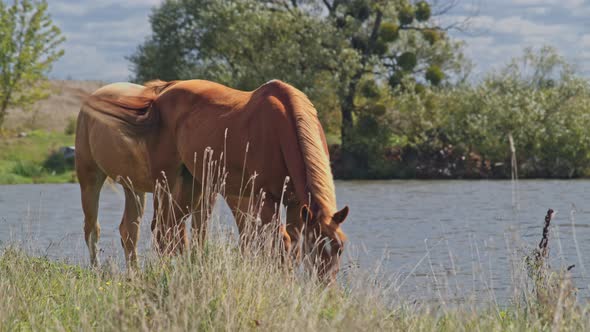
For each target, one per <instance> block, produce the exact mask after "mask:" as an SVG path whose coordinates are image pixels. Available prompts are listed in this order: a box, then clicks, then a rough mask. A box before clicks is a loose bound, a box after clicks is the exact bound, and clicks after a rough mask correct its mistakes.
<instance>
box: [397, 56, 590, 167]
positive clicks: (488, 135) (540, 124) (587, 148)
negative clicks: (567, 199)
mask: <svg viewBox="0 0 590 332" xmlns="http://www.w3.org/2000/svg"><path fill="white" fill-rule="evenodd" d="M588 114H590V82H588V80H584V79H582V78H580V77H577V76H575V75H574V73H573V70H572V68H571V66H569V65H568V64H567V63H566V62H565V61H564V60H563V58H562V57H561V56H559V55H558V53H557V52H556V50H555V49H552V48H550V47H544V48H541V49H540V50H538V51H537V52H535V51H534V50H532V49H526V50H525V52H524V55H523V56H522V57H519V58H517V59H515V60H513V61H512V62H511V63H510V64H509V65H508V66H506V68H504V69H503V70H501V71H499V72H498V73H494V74H489V75H488V76H487V77H486V78H485V79H484V80H483V81H482V82H481V83H479V84H477V85H474V86H468V85H464V86H459V87H455V88H453V89H445V90H438V91H431V90H427V91H425V92H421V93H416V92H415V91H412V90H407V91H405V92H403V93H401V94H399V95H397V96H396V98H395V100H394V101H393V105H392V106H391V107H390V109H389V111H388V113H387V116H388V118H389V119H390V120H389V121H390V123H391V124H392V130H391V135H393V136H397V137H398V138H397V139H396V140H397V141H398V142H402V144H398V147H399V148H400V149H402V150H404V151H405V152H404V153H403V154H405V156H404V158H405V159H404V160H403V162H404V167H405V168H407V169H406V170H405V171H406V172H409V173H411V172H414V171H416V169H418V171H420V168H422V171H423V174H422V176H442V175H444V174H442V173H440V174H439V173H437V172H439V171H440V172H446V174H447V175H448V176H480V175H481V174H480V172H483V173H484V174H483V175H484V176H498V177H509V176H510V148H509V143H508V135H509V134H510V135H512V136H513V138H514V142H515V146H516V155H517V159H518V164H519V175H520V176H523V177H577V176H587V175H590V167H589V166H588V165H590V137H588V134H587V128H589V127H590V117H589V116H588ZM450 150H452V153H450V152H449V153H450V154H449V155H447V156H446V157H445V158H446V159H445V160H442V161H441V163H439V164H438V165H437V164H435V163H434V162H433V161H434V160H435V159H436V157H434V156H435V155H439V156H440V154H441V153H443V152H444V151H450ZM474 156H476V157H477V158H478V159H479V162H480V163H482V164H481V165H479V166H476V165H474V164H471V165H469V163H470V162H474V161H473V160H471V159H473V158H474ZM485 162H487V165H485V164H483V163H485ZM459 164H462V165H459ZM461 167H462V169H459V168H461ZM469 167H478V168H479V169H477V170H473V169H468V168H469ZM409 168H411V169H409ZM453 168H454V169H453ZM482 168H483V169H482ZM445 169H446V171H445ZM409 173H406V174H409ZM392 175H393V174H390V176H392ZM398 175H400V176H403V174H402V173H398ZM418 175H420V174H418Z"/></svg>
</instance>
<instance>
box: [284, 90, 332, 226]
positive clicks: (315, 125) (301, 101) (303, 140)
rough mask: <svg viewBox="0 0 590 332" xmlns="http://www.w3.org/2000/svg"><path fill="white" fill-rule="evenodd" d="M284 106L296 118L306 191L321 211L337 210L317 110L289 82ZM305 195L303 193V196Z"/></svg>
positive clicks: (328, 161) (325, 145)
mask: <svg viewBox="0 0 590 332" xmlns="http://www.w3.org/2000/svg"><path fill="white" fill-rule="evenodd" d="M288 96H289V98H288V103H287V105H286V106H287V109H289V110H290V114H291V116H292V118H293V119H294V121H295V127H296V129H297V139H298V141H299V146H300V149H301V157H302V159H303V164H304V165H305V184H304V187H305V191H306V192H308V193H309V194H311V201H312V207H315V209H316V211H317V212H319V213H323V214H326V215H328V214H333V213H334V212H335V210H336V194H335V189H334V181H333V178H332V170H331V168H330V159H329V153H328V148H327V144H326V139H325V136H324V133H323V129H322V126H321V124H320V122H319V119H318V117H317V111H316V110H315V108H314V107H313V104H312V103H311V101H309V99H308V98H307V96H305V95H304V94H303V93H302V92H300V91H299V90H296V89H295V88H292V87H290V86H289V89H288ZM305 196H307V195H304V197H305Z"/></svg>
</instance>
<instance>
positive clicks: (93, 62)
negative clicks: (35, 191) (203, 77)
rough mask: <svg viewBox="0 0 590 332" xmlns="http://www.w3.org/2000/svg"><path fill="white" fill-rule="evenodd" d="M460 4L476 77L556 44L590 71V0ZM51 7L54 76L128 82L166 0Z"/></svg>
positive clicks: (464, 0) (91, 0)
mask: <svg viewBox="0 0 590 332" xmlns="http://www.w3.org/2000/svg"><path fill="white" fill-rule="evenodd" d="M448 1H456V2H457V5H456V6H454V8H453V9H452V10H451V11H449V12H447V13H446V14H445V15H444V16H441V17H439V18H438V19H439V20H440V23H441V24H442V25H449V24H451V23H457V22H466V24H464V25H463V29H453V30H451V31H450V34H451V36H452V37H453V38H455V39H458V40H464V41H465V43H466V45H465V49H464V52H465V54H466V55H467V57H468V58H469V59H471V60H472V61H473V62H474V64H475V68H474V71H473V74H474V76H475V77H478V76H483V75H484V74H485V73H486V72H489V71H491V70H494V69H497V68H501V67H502V66H503V65H505V64H506V63H508V62H509V61H510V59H512V58H514V57H516V56H518V55H520V54H522V50H523V49H524V48H525V47H527V46H533V47H537V48H538V47H540V46H542V45H551V46H554V47H556V48H558V49H559V51H560V53H561V54H562V55H563V56H564V57H565V58H566V59H567V60H568V61H569V62H571V63H572V64H574V65H575V66H576V68H577V71H578V72H579V73H580V74H581V75H583V76H585V77H590V0H512V1H511V0H438V2H439V5H441V6H443V5H444V4H445V3H448ZM48 3H49V12H50V14H51V16H52V18H53V20H54V22H55V23H56V24H57V25H58V26H59V27H60V28H61V30H62V32H63V33H64V35H65V36H66V38H67V40H66V42H65V44H64V49H65V52H66V53H65V55H64V57H63V58H61V59H60V60H59V61H58V62H57V63H56V64H55V65H54V67H53V70H52V72H51V73H50V77H51V78H55V79H77V80H101V81H105V82H115V81H126V80H128V79H129V78H130V76H131V71H130V63H129V62H128V61H127V60H126V59H125V57H126V56H129V55H131V54H132V53H133V52H134V51H135V49H136V48H137V46H138V45H139V44H141V43H142V42H143V41H144V40H145V38H147V37H148V36H149V34H150V25H149V20H148V17H149V15H150V13H151V9H152V8H153V7H154V6H157V5H158V4H159V3H161V0H48Z"/></svg>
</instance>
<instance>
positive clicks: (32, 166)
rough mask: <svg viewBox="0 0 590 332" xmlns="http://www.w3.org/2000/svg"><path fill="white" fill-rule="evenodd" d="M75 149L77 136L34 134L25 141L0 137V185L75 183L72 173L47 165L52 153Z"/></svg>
mask: <svg viewBox="0 0 590 332" xmlns="http://www.w3.org/2000/svg"><path fill="white" fill-rule="evenodd" d="M70 145H74V135H68V134H64V133H59V132H49V131H43V130H33V131H30V132H27V133H26V136H25V137H18V136H17V135H16V134H15V133H5V134H3V135H0V184H21V183H66V182H74V181H75V176H74V173H73V171H72V170H71V169H68V170H66V171H65V172H60V171H56V170H55V169H52V168H51V167H48V166H47V165H46V162H47V160H48V158H50V156H51V154H52V152H55V151H57V150H58V149H59V148H60V147H62V146H70Z"/></svg>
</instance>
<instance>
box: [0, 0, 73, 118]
mask: <svg viewBox="0 0 590 332" xmlns="http://www.w3.org/2000/svg"><path fill="white" fill-rule="evenodd" d="M63 41H64V37H62V36H61V32H60V30H59V28H58V27H57V26H56V25H54V24H53V23H52V21H51V17H50V16H49V14H48V13H47V2H45V1H34V0H14V2H13V3H12V5H8V4H6V3H5V2H4V1H0V82H1V84H0V126H2V123H3V121H4V117H5V115H6V111H7V108H8V107H10V106H19V107H25V108H26V107H28V106H30V105H31V104H32V103H34V102H35V101H37V100H39V99H43V98H45V97H47V93H46V91H47V84H46V82H45V81H44V80H45V75H46V74H47V73H48V72H49V70H50V69H51V65H52V64H53V63H54V62H55V61H56V60H57V59H59V58H60V57H61V56H62V55H63V53H64V52H63V50H61V49H60V48H59V47H60V44H61V43H62V42H63Z"/></svg>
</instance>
